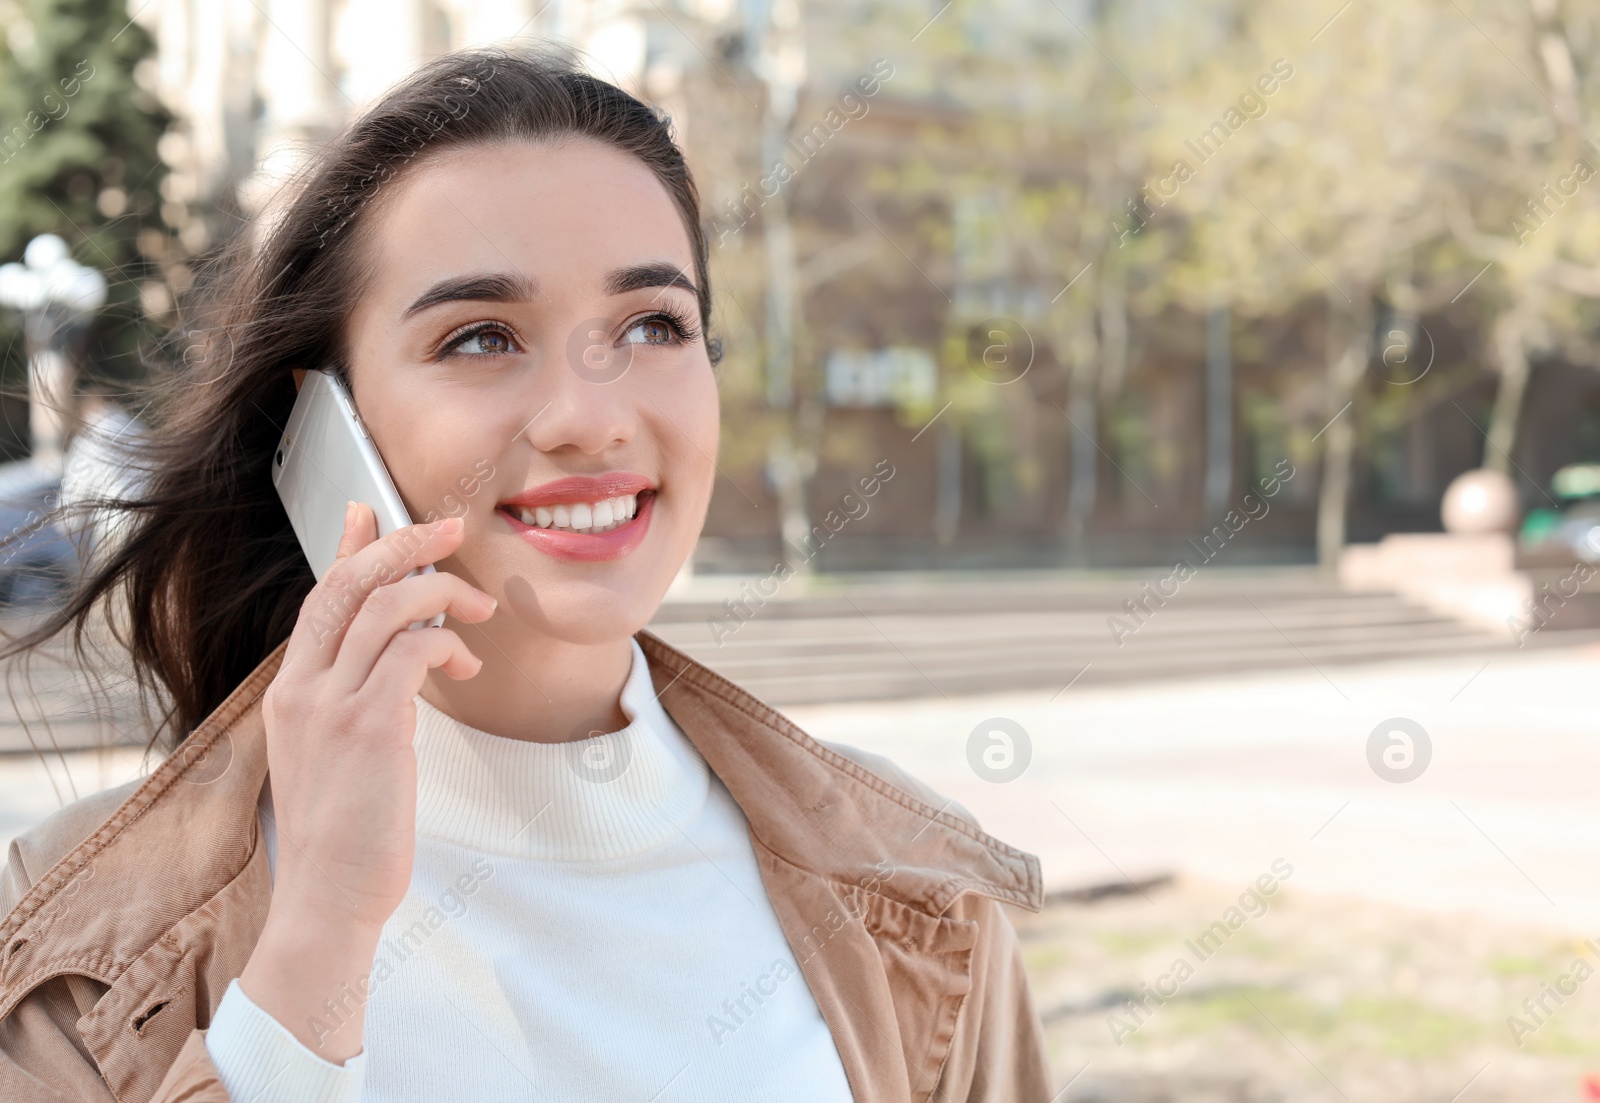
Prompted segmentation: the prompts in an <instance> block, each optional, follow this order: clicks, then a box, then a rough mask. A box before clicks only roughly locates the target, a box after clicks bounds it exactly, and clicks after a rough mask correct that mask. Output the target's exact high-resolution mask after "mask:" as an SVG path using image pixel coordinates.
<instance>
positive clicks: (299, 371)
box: [291, 368, 306, 394]
mask: <svg viewBox="0 0 1600 1103" xmlns="http://www.w3.org/2000/svg"><path fill="white" fill-rule="evenodd" d="M291 370H292V371H293V372H294V393H295V394H299V393H300V384H302V383H304V382H305V381H306V369H304V368H293V369H291Z"/></svg>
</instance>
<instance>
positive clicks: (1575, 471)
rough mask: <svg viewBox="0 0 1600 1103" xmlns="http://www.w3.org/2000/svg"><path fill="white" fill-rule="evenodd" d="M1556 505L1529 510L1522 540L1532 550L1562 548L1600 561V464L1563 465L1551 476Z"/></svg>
mask: <svg viewBox="0 0 1600 1103" xmlns="http://www.w3.org/2000/svg"><path fill="white" fill-rule="evenodd" d="M1550 493H1551V496H1552V497H1554V498H1555V499H1556V502H1557V505H1556V507H1555V508H1553V509H1551V508H1540V509H1533V510H1529V511H1528V515H1527V517H1526V518H1525V519H1524V520H1523V522H1522V531H1521V532H1520V533H1519V534H1518V537H1517V540H1518V543H1519V544H1521V546H1522V547H1523V548H1524V549H1527V550H1529V551H1539V552H1550V551H1559V552H1562V553H1564V554H1570V555H1572V556H1574V557H1576V558H1577V559H1581V560H1583V561H1585V562H1588V563H1594V562H1600V464H1595V463H1577V464H1571V465H1569V466H1567V467H1563V468H1561V470H1559V471H1557V472H1556V473H1555V475H1554V476H1552V477H1551V480H1550Z"/></svg>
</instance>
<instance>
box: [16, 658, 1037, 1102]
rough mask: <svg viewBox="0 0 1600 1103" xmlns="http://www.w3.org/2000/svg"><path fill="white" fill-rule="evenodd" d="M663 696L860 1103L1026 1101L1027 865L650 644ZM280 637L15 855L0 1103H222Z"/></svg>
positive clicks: (254, 897) (914, 786) (254, 931)
mask: <svg viewBox="0 0 1600 1103" xmlns="http://www.w3.org/2000/svg"><path fill="white" fill-rule="evenodd" d="M639 642H640V643H641V645H642V646H643V648H644V652H645V655H646V656H647V657H648V660H649V663H650V673H651V677H652V679H653V680H654V682H655V685H656V688H657V691H658V692H659V693H660V695H661V702H662V704H663V705H664V706H666V708H667V711H668V712H669V713H670V714H671V715H672V717H673V719H675V720H676V721H677V722H678V724H679V725H680V726H681V727H682V728H683V730H684V732H685V733H686V734H687V735H688V737H689V739H690V740H691V741H692V742H693V743H694V745H695V747H696V748H697V749H698V750H699V752H700V754H701V755H702V756H703V757H704V758H705V760H706V762H707V763H708V764H709V765H710V767H711V769H712V770H713V771H714V772H715V773H716V775H717V776H718V777H719V778H720V779H722V781H723V783H724V784H725V785H726V786H727V787H728V790H729V792H731V793H732V795H733V797H734V799H735V800H736V801H737V802H738V803H739V806H740V807H741V808H742V809H743V810H744V814H745V816H746V818H747V819H748V820H749V824H750V835H751V842H752V843H753V845H754V847H755V853H756V857H757V860H758V861H759V863H760V869H761V876H762V880H763V882H764V884H765V886H766V889H767V893H768V895H769V897H770V899H771V901H772V904H773V907H774V908H775V909H776V911H777V914H778V917H779V919H780V921H781V922H782V925H783V929H784V933H785V934H786V935H787V937H788V939H789V942H790V945H791V946H792V947H793V949H794V952H795V957H796V959H797V960H798V961H799V962H801V972H802V974H803V975H804V976H805V978H806V981H807V983H808V984H809V985H810V987H811V991H812V994H813V995H814V996H815V997H816V1001H817V1006H818V1007H819V1008H820V1010H821V1012H822V1016H823V1019H824V1020H825V1021H826V1022H827V1024H828V1027H829V1029H830V1030H831V1031H832V1034H833V1038H834V1042H835V1044H836V1045H837V1047H838V1051H839V1056H840V1058H841V1059H842V1060H843V1063H844V1070H845V1074H846V1076H847V1077H848V1078H849V1081H850V1087H851V1089H852V1091H853V1093H854V1096H855V1099H856V1103H899V1101H905V1100H912V1101H915V1103H924V1101H940V1103H955V1101H957V1100H960V1101H967V1103H978V1101H984V1103H1045V1101H1046V1100H1048V1099H1049V1096H1050V1091H1049V1074H1048V1071H1047V1066H1046V1060H1045V1054H1044V1044H1043V1039H1042V1036H1041V1028H1040V1025H1039V1019H1038V1016H1037V1013H1036V1011H1035V1009H1034V1005H1033V1002H1032V999H1031V996H1030V994H1029V991H1028V984H1027V980H1026V977H1025V976H1024V974H1023V968H1022V962H1021V958H1020V954H1019V952H1018V947H1017V938H1016V935H1015V933H1014V931H1013V930H1012V927H1011V924H1010V922H1009V920H1008V919H1007V918H1006V916H1005V914H1004V912H1003V911H1002V910H1001V908H1000V906H999V904H998V903H997V901H1004V902H1006V903H1008V904H1012V905H1016V906H1018V907H1022V908H1027V909H1030V910H1033V911H1037V910H1038V909H1039V907H1040V905H1041V896H1042V893H1041V887H1040V876H1039V862H1038V859H1037V858H1035V857H1034V856H1033V855H1031V854H1025V853H1023V852H1021V851H1018V850H1015V849H1013V848H1012V847H1010V846H1007V845H1006V844H1005V843H1002V842H1000V841H999V840H997V839H994V838H991V837H990V836H988V835H986V834H984V833H983V832H982V831H980V830H979V829H978V827H977V825H976V824H975V823H974V822H973V821H972V819H971V818H970V817H969V816H967V815H966V814H965V813H964V812H963V811H961V810H960V809H959V808H958V807H957V806H954V805H952V804H951V802H948V801H945V800H943V799H942V798H940V797H939V796H938V795H937V794H936V793H933V792H932V791H931V790H929V789H927V788H926V787H925V786H923V785H921V783H919V782H917V781H916V780H914V779H912V778H910V777H908V776H906V775H904V774H902V773H901V772H900V771H898V770H897V769H896V768H895V767H893V766H892V765H891V764H889V763H888V762H887V761H886V760H883V759H881V758H878V757H877V756H873V755H867V754H865V753H863V752H859V751H854V750H849V749H846V748H837V749H836V748H833V747H831V746H829V745H824V744H822V743H819V742H818V741H817V740H814V739H812V738H811V737H810V736H808V735H806V734H805V733H804V732H802V731H800V730H798V729H797V728H795V727H794V725H792V724H790V723H789V722H788V721H787V720H785V719H784V718H783V717H782V716H780V715H779V714H778V713H776V712H774V711H773V710H772V709H770V708H768V707H767V706H766V705H763V704H762V703H761V702H760V701H758V700H756V699H755V698H754V697H752V696H750V695H749V694H748V693H746V692H744V691H743V690H741V689H739V688H738V687H737V686H734V685H732V684H730V683H729V682H728V681H726V680H725V679H723V678H721V677H719V676H718V675H716V674H714V673H712V672H711V671H710V670H708V669H706V668H705V667H703V666H701V665H700V664H698V663H696V662H694V661H693V660H691V659H689V658H688V657H687V656H685V655H683V654H682V653H681V652H679V651H676V650H674V649H673V648H671V647H669V646H667V645H666V644H664V643H663V642H661V641H660V640H659V639H657V638H655V637H654V636H652V635H650V634H649V633H641V634H640V636H639ZM286 646H287V642H286V643H285V644H282V645H280V646H279V647H278V648H277V649H276V650H275V651H273V653H272V654H271V655H269V656H267V658H266V659H264V660H263V661H262V662H261V665H260V666H258V667H257V668H256V669H255V671H254V672H252V673H251V674H250V676H249V677H248V678H246V679H245V680H244V681H243V682H242V683H241V684H240V685H239V686H238V688H237V689H235V690H234V692H233V693H232V695H230V696H229V698H228V699H227V700H226V701H225V702H223V703H222V704H221V705H220V706H219V707H218V708H217V710H216V711H215V712H214V713H212V714H211V715H210V716H209V717H207V718H206V720H205V722H204V723H202V724H201V725H200V727H198V728H196V729H195V731H194V732H193V733H191V734H190V736H189V737H188V738H187V739H186V740H185V741H184V742H183V744H182V745H181V746H180V747H179V748H178V750H177V751H175V752H174V753H173V754H172V756H171V757H170V758H168V759H167V760H166V761H165V762H163V763H162V764H161V766H160V767H159V768H158V769H156V770H155V772H154V773H152V774H151V775H150V776H149V777H148V778H145V779H143V780H142V781H136V782H131V783H129V784H128V785H124V786H121V787H119V788H117V789H112V790H109V791H107V792H104V793H100V794H97V795H95V796H90V797H86V798H84V799H82V800H79V801H77V802H75V803H73V804H71V805H68V806H67V807H65V808H63V809H61V810H60V811H59V812H57V813H55V814H54V815H53V816H51V817H50V818H49V819H48V820H46V821H45V822H44V823H43V824H42V825H40V826H38V827H37V828H35V829H34V830H32V831H30V832H29V833H27V834H26V835H23V836H22V837H21V838H19V839H17V840H16V841H15V842H13V843H12V845H11V851H10V856H9V860H8V862H7V865H6V868H5V871H4V874H3V875H0V914H3V915H4V916H5V918H4V920H3V922H0V1103H90V1101H94V1103H105V1101H109V1100H116V1101H118V1103H146V1101H152V1100H154V1101H159V1103H179V1101H183V1103H226V1101H227V1099H228V1093H227V1091H226V1090H225V1089H224V1088H223V1087H222V1084H221V1082H220V1081H219V1080H218V1079H217V1075H216V1070H215V1068H214V1067H213V1066H212V1064H211V1061H210V1059H209V1057H208V1056H207V1053H206V1048H205V1028H206V1026H207V1025H208V1024H209V1023H210V1021H211V1016H212V1014H213V1013H214V1012H215V1011H216V1008H217V1004H218V1003H219V1001H220V1000H221V998H222V994H223V991H224V990H225V989H226V988H227V985H228V981H229V980H231V979H232V978H234V977H237V976H238V975H239V973H240V972H241V971H242V970H243V969H244V965H245V962H246V961H247V960H248V958H249V957H250V953H251V950H252V949H253V947H254V946H255V943H256V940H257V938H258V937H259V936H260V933H261V929H262V925H263V924H264V923H265V921H266V916H267V904H268V901H269V898H270V896H271V879H270V874H269V871H268V867H267V860H266V852H265V848H264V847H263V846H262V845H261V835H260V832H259V830H258V823H257V818H256V798H257V796H258V795H259V793H260V791H261V788H262V785H263V783H264V781H265V779H266V774H267V757H266V739H265V729H264V727H263V724H262V720H261V695H262V692H263V691H264V690H265V689H266V687H267V685H268V684H269V683H270V682H271V680H272V678H273V676H274V675H275V674H276V672H277V670H278V665H279V663H280V662H281V661H282V659H283V653H284V648H285V647H286Z"/></svg>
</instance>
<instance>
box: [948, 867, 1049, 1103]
mask: <svg viewBox="0 0 1600 1103" xmlns="http://www.w3.org/2000/svg"><path fill="white" fill-rule="evenodd" d="M957 907H958V909H959V910H961V911H965V912H966V913H968V914H967V916H966V917H967V918H972V919H976V920H977V922H978V944H977V946H976V947H975V948H974V950H973V955H972V989H971V991H970V992H969V993H968V994H967V998H966V1001H965V1003H963V1004H962V1007H961V1014H960V1016H959V1018H958V1019H957V1020H956V1039H955V1042H954V1044H953V1045H951V1047H950V1053H951V1059H950V1062H949V1063H948V1064H946V1065H945V1069H944V1074H943V1075H942V1076H941V1077H940V1079H939V1088H938V1090H937V1091H936V1092H935V1093H934V1096H933V1098H934V1099H935V1100H937V1101H938V1103H1049V1101H1050V1099H1051V1091H1050V1063H1049V1059H1048V1057H1047V1055H1046V1052H1045V1044H1044V1027H1043V1025H1042V1024H1041V1023H1040V1021H1039V1012H1038V1009H1037V1008H1036V1007H1035V1005H1034V1002H1033V994H1032V992H1031V991H1030V989H1029V987H1028V975H1027V971H1026V970H1025V969H1024V968H1023V964H1022V950H1021V947H1020V946H1019V945H1018V942H1017V933H1016V930H1015V928H1013V927H1012V925H1011V920H1010V919H1009V918H1008V917H1007V916H1006V912H1005V908H1004V907H1002V906H1001V905H1000V904H999V903H998V902H997V901H994V900H991V899H989V898H988V897H983V896H971V895H969V896H966V897H964V898H963V899H962V901H961V904H960V905H958V906H957Z"/></svg>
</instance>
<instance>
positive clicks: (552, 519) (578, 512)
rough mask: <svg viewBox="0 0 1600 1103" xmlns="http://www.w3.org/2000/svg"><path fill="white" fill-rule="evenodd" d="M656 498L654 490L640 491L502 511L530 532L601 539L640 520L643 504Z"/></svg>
mask: <svg viewBox="0 0 1600 1103" xmlns="http://www.w3.org/2000/svg"><path fill="white" fill-rule="evenodd" d="M654 494H655V491H653V490H641V491H639V492H638V493H637V494H619V495H617V496H616V497H613V498H603V499H600V500H599V501H594V502H561V503H557V504H554V505H547V506H515V505H504V506H501V507H500V508H501V511H502V512H504V513H507V514H510V515H511V516H512V517H515V518H516V519H517V520H519V521H521V522H522V523H523V524H524V525H527V526H529V527H530V528H536V529H548V530H550V531H552V532H571V533H579V534H583V535H590V536H598V535H599V534H601V533H604V532H610V531H612V530H613V529H619V528H621V527H622V526H623V525H625V524H627V523H628V522H629V521H631V520H633V519H634V518H635V517H637V516H638V515H639V506H640V503H641V502H646V501H648V500H649V499H650V497H651V496H652V495H654Z"/></svg>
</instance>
